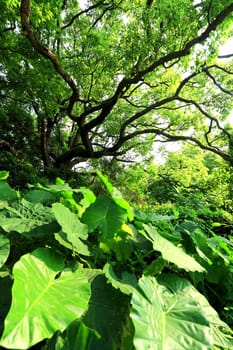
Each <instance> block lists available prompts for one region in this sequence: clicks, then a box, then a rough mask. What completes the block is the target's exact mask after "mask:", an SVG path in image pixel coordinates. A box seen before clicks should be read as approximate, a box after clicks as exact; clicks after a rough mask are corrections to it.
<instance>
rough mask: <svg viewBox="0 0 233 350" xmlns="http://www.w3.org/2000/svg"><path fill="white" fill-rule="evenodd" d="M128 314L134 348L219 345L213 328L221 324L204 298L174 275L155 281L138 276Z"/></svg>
mask: <svg viewBox="0 0 233 350" xmlns="http://www.w3.org/2000/svg"><path fill="white" fill-rule="evenodd" d="M131 317H132V319H133V323H134V326H135V337H134V343H135V347H136V350H170V349H173V350H174V349H175V350H190V349H195V350H213V349H214V345H219V341H218V340H217V338H216V335H215V332H217V329H218V328H219V327H221V326H223V322H222V321H221V320H220V319H219V318H218V316H217V313H216V312H215V311H214V310H213V308H212V307H211V306H210V305H209V304H208V302H207V300H206V299H205V298H204V297H203V296H202V295H201V294H200V293H199V292H198V291H197V290H196V289H195V288H194V287H193V286H192V285H191V283H190V282H189V281H187V280H185V279H182V278H179V277H177V276H175V275H166V276H163V277H162V278H161V280H159V281H157V280H156V279H155V278H153V277H142V278H141V279H140V280H139V286H138V288H137V289H135V292H134V293H133V296H132V311H131ZM225 326H226V325H225ZM219 332H220V331H219ZM220 334H221V336H222V339H224V340H225V342H226V343H227V344H228V345H229V344H232V343H231V341H230V340H229V342H228V341H227V340H226V339H225V338H226V337H224V334H223V333H221V332H220ZM222 344H223V346H224V345H225V343H224V342H223V343H222ZM227 349H231V347H230V346H229V348H227Z"/></svg>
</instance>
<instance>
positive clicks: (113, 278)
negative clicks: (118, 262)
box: [103, 263, 137, 295]
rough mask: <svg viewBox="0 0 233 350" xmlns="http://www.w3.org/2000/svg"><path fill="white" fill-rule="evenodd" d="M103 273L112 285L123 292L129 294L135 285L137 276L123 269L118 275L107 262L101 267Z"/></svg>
mask: <svg viewBox="0 0 233 350" xmlns="http://www.w3.org/2000/svg"><path fill="white" fill-rule="evenodd" d="M103 271H104V274H105V276H106V278H107V279H108V281H109V282H110V283H111V284H112V286H113V287H114V288H116V289H120V291H121V292H122V293H124V294H128V295H131V294H132V292H133V288H134V287H136V285H137V278H136V276H135V275H133V274H132V273H128V272H127V271H123V272H122V273H121V274H120V276H119V277H118V276H117V275H116V273H115V272H114V270H113V266H112V265H110V264H109V263H107V264H106V265H105V266H104V268H103Z"/></svg>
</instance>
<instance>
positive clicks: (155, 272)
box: [0, 172, 233, 350]
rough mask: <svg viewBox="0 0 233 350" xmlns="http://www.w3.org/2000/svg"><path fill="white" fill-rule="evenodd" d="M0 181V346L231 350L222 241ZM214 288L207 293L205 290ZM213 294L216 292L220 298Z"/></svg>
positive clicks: (229, 291)
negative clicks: (17, 188)
mask: <svg viewBox="0 0 233 350" xmlns="http://www.w3.org/2000/svg"><path fill="white" fill-rule="evenodd" d="M7 175H8V174H7V173H5V172H2V173H1V174H0V176H1V177H2V180H1V187H0V196H2V197H3V200H2V205H1V207H0V228H1V232H0V246H1V255H0V263H1V268H0V288H1V290H2V291H3V292H4V298H3V297H2V293H1V294H0V307H1V309H2V318H0V322H1V324H0V329H1V331H2V333H1V338H0V345H1V347H2V348H3V349H16V348H17V349H30V348H33V347H34V345H36V346H37V347H38V348H39V349H41V350H67V349H70V350H74V349H77V348H78V349H82V350H89V349H90V350H91V349H96V350H133V349H140V350H141V349H155V350H156V349H164V350H165V349H167V348H169V349H170V348H171V349H174V348H175V347H176V348H177V349H187V350H188V349H190V348H195V349H198V350H204V349H210V350H211V349H214V348H216V349H225V350H226V349H227V350H228V349H229V350H230V349H231V348H232V346H233V333H232V330H231V327H232V326H233V320H232V317H231V308H232V303H233V285H232V283H231V281H232V271H233V270H232V268H233V244H232V242H231V241H230V240H228V239H227V238H221V237H218V236H216V235H213V236H211V237H209V236H208V235H207V234H206V232H205V231H204V230H203V229H202V228H200V227H199V226H198V224H196V223H193V222H187V221H184V222H179V220H178V218H177V217H175V216H162V215H160V214H157V213H156V212H155V213H153V214H148V213H143V212H139V211H136V210H135V211H134V210H133V209H132V208H131V205H130V203H129V202H127V201H126V200H125V199H124V198H123V197H122V195H121V194H120V192H119V191H117V189H116V188H115V187H114V186H112V185H111V184H110V182H109V180H108V178H107V177H106V176H104V175H102V174H101V173H98V176H99V179H100V180H101V181H102V182H103V184H104V186H106V189H107V191H108V192H109V196H107V195H102V194H100V195H98V196H95V195H94V193H93V192H92V191H91V190H90V189H89V188H83V187H82V188H80V189H73V188H72V187H70V185H68V184H67V183H66V182H64V181H63V180H62V179H59V178H58V179H57V181H56V184H54V185H53V184H51V185H47V186H45V185H40V184H36V185H34V186H32V185H31V186H30V188H29V189H28V190H27V191H24V192H23V193H20V192H16V191H15V190H13V189H12V188H11V187H10V186H9V185H8V183H7V182H6V180H7ZM213 290H214V293H212V291H213ZM223 290H224V293H223Z"/></svg>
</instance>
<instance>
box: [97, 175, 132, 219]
mask: <svg viewBox="0 0 233 350" xmlns="http://www.w3.org/2000/svg"><path fill="white" fill-rule="evenodd" d="M97 175H98V176H99V178H100V179H101V180H102V181H103V183H104V184H105V186H106V188H107V190H108V192H109V193H110V195H111V197H112V199H113V200H114V201H115V203H116V204H117V205H119V206H120V207H121V208H123V209H125V210H126V211H127V213H128V217H129V220H131V221H132V220H133V218H134V213H133V210H132V208H131V206H130V204H129V202H127V201H126V200H125V199H124V198H123V196H122V194H121V192H120V191H119V190H118V189H117V188H116V187H114V186H112V184H111V183H110V181H109V180H108V178H107V176H105V175H103V174H102V173H101V172H100V171H97Z"/></svg>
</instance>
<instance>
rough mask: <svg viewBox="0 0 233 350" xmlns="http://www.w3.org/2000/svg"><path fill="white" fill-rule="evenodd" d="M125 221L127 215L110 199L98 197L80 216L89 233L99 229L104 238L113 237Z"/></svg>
mask: <svg viewBox="0 0 233 350" xmlns="http://www.w3.org/2000/svg"><path fill="white" fill-rule="evenodd" d="M126 219H127V213H126V211H125V210H124V209H122V208H121V207H119V206H118V205H117V204H116V203H115V202H114V201H113V200H112V199H111V198H108V197H107V196H100V197H98V198H97V200H96V201H95V203H93V204H91V205H90V206H89V207H88V208H87V209H86V211H85V213H84V214H83V216H82V221H83V222H84V223H85V224H87V225H88V228H89V230H90V231H92V230H94V229H96V228H97V227H100V228H101V230H102V233H103V237H104V238H111V237H113V235H114V233H116V232H117V231H119V230H120V229H121V227H122V225H123V224H124V223H125V221H126Z"/></svg>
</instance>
